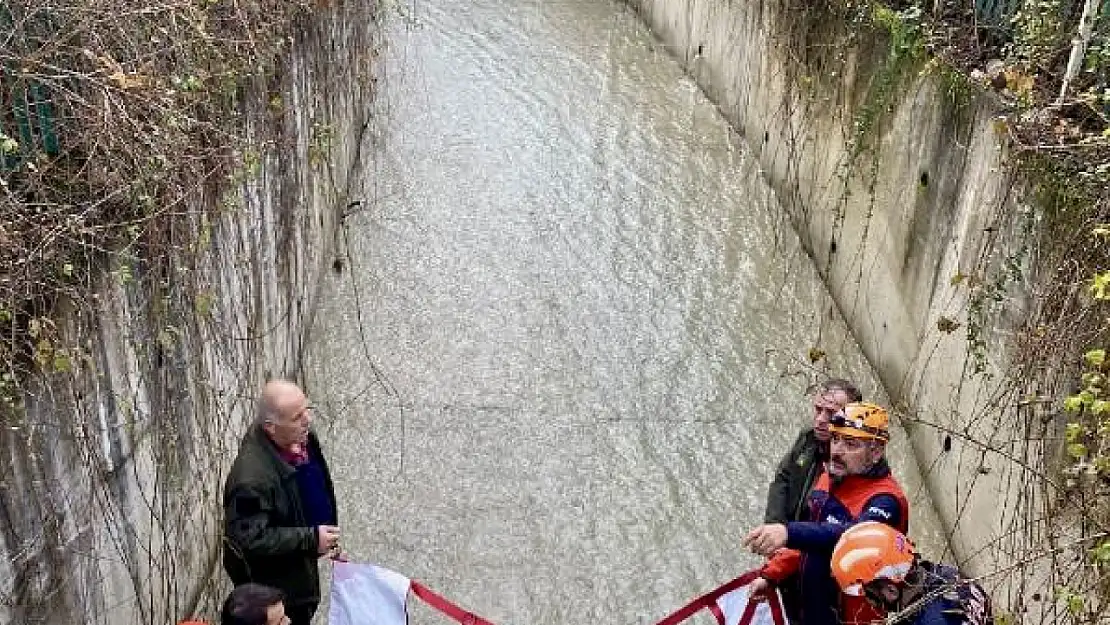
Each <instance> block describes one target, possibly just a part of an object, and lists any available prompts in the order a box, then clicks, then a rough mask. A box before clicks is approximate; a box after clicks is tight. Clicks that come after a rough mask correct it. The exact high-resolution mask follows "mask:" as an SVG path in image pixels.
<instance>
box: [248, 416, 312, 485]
mask: <svg viewBox="0 0 1110 625" xmlns="http://www.w3.org/2000/svg"><path fill="white" fill-rule="evenodd" d="M247 437H248V438H250V439H251V441H252V442H253V443H254V444H255V445H257V446H258V447H259V448H260V449H262V451H263V453H264V454H265V455H266V457H267V458H268V459H269V460H270V462H271V463H273V465H274V469H275V470H276V471H277V472H278V475H280V476H281V477H283V478H285V477H289V476H290V475H293V474H294V473H296V472H297V469H296V468H294V467H293V466H291V465H290V464H289V463H288V462H286V461H284V460H282V458H281V452H280V451H278V447H277V445H275V444H274V441H272V440H270V435H269V434H266V430H264V429H262V426H261V425H258V424H255V425H252V426H251V429H250V430H249V431H248V432H247ZM314 439H315V436H313V434H312V432H309V433H308V448H309V450H310V451H309V453H312V452H311V450H313V449H317V448H318V447H317V444H316V441H315V440H314Z"/></svg>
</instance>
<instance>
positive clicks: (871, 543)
mask: <svg viewBox="0 0 1110 625" xmlns="http://www.w3.org/2000/svg"><path fill="white" fill-rule="evenodd" d="M913 561H914V550H913V543H912V542H910V539H908V538H906V537H905V535H903V534H902V532H899V531H898V530H896V529H894V528H893V527H891V526H889V525H886V524H884V523H879V522H878V521H864V522H863V523H860V524H858V525H854V526H852V527H850V528H848V530H847V531H846V532H844V534H842V535H841V536H840V541H839V542H837V543H836V547H835V548H834V549H833V553H832V573H833V577H835V578H836V583H837V584H839V585H840V589H841V590H843V591H844V594H847V595H852V596H854V597H858V596H860V595H861V594H863V586H864V585H865V584H870V583H871V582H873V581H875V580H877V579H889V580H890V581H892V582H901V581H902V580H904V579H905V578H906V574H907V573H909V572H910V569H911V568H912V567H913Z"/></svg>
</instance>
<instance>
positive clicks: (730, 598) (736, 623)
mask: <svg viewBox="0 0 1110 625" xmlns="http://www.w3.org/2000/svg"><path fill="white" fill-rule="evenodd" d="M749 596H750V594H749V592H748V587H747V586H741V587H739V588H737V589H736V590H734V591H732V592H729V593H725V594H723V595H721V596H720V597H717V607H719V608H721V612H722V613H723V614H724V615H725V625H741V623H740V617H741V616H743V615H744V610H746V609H747V607H748V599H749ZM769 600H770V601H777V602H779V604H780V605H781V603H782V599H781V598H780V597H779V591H777V590H775V591H773V596H772V597H771V598H770V599H769ZM743 625H785V624H784V623H779V622H777V621H776V620H775V614H774V612H772V611H771V604H770V603H768V602H767V601H766V600H765V601H760V602H759V603H757V604H756V606H755V612H754V613H753V614H752V618H751V620H750V621H745V622H744V623H743Z"/></svg>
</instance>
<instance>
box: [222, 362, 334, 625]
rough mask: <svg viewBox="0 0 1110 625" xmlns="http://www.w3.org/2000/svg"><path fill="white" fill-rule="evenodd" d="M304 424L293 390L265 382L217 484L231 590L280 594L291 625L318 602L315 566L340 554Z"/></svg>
mask: <svg viewBox="0 0 1110 625" xmlns="http://www.w3.org/2000/svg"><path fill="white" fill-rule="evenodd" d="M311 423H312V412H311V410H310V409H309V407H308V401H307V399H306V398H305V395H304V393H303V392H302V391H301V389H300V388H299V387H297V385H296V384H293V383H292V382H287V381H284V380H277V381H273V382H269V383H267V384H266V386H265V387H264V388H263V391H262V398H261V400H260V402H259V410H258V416H257V418H256V420H255V423H254V424H253V425H252V426H251V428H250V430H248V431H247V434H246V435H245V436H244V437H243V441H242V443H241V445H240V447H239V455H238V456H237V457H236V459H235V463H234V464H233V465H232V467H231V472H230V473H229V474H228V476H227V481H226V482H225V484H224V520H225V526H224V569H225V570H227V573H228V575H229V576H230V577H231V581H232V582H233V583H234V584H235V585H236V586H238V585H240V584H246V583H256V584H265V585H267V586H273V587H274V588H278V589H280V590H281V591H282V592H283V593H284V595H285V607H286V613H287V615H288V616H289V618H290V622H291V624H292V625H309V623H310V622H311V621H312V616H313V614H315V612H316V607H317V606H318V605H319V603H320V573H319V569H318V565H317V560H318V559H319V558H320V557H321V556H325V555H330V556H332V557H338V556H339V553H340V551H339V528H338V527H337V526H336V524H337V518H338V511H337V506H336V500H335V490H334V487H333V485H332V480H331V474H330V473H329V471H328V465H327V462H326V461H325V460H324V454H323V452H322V451H321V449H320V443H319V441H318V440H317V439H316V436H315V435H313V434H312V433H311V432H310V431H309V426H310V424H311Z"/></svg>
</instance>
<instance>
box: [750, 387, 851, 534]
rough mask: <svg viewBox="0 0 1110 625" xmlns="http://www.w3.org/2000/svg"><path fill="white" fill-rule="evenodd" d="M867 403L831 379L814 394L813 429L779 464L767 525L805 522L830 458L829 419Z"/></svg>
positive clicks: (800, 436) (765, 518) (801, 436)
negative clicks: (853, 405)
mask: <svg viewBox="0 0 1110 625" xmlns="http://www.w3.org/2000/svg"><path fill="white" fill-rule="evenodd" d="M860 401H863V394H862V393H860V392H859V389H858V388H856V386H855V385H854V384H852V383H851V382H849V381H847V380H840V379H835V378H834V379H830V380H826V381H825V382H823V383H821V384H819V385H818V386H817V389H816V391H815V392H814V394H813V427H808V428H806V429H804V430H802V431H801V432H799V433H798V438H797V439H796V440H795V441H794V446H793V447H791V448H790V451H789V452H788V453H787V454H786V455H785V456H783V458H782V460H780V461H779V466H778V470H777V471H775V479H774V481H772V482H771V486H770V487H769V488H768V489H767V509H766V511H765V512H764V513H763V522H764V523H783V524H785V523H789V522H791V521H802V520H805V518H803V517H804V514H803V513H804V510H802V507H803V505H804V503H805V500H806V495H808V494H809V490H810V488H811V487H812V486H813V482H814V481H815V480H816V479H817V476H818V475H820V473H821V465H822V463H824V461H825V460H826V459H827V458H828V455H829V437H830V433H829V417H831V416H832V415H834V414H836V412H837V411H838V410H841V409H842V408H844V406H845V405H847V404H849V403H854V402H860Z"/></svg>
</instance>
